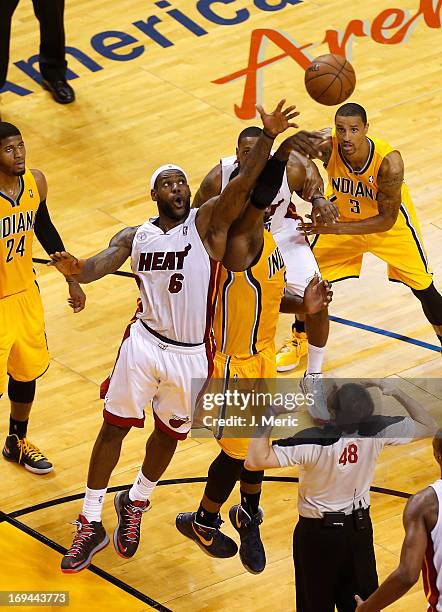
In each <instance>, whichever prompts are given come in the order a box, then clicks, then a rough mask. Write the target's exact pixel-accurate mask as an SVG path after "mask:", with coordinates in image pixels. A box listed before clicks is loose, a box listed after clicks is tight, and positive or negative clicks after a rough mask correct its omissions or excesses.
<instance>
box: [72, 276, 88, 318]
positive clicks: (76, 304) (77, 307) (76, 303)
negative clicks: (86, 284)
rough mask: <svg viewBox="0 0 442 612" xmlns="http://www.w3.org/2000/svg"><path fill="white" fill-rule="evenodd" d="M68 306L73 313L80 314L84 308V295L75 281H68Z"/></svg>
mask: <svg viewBox="0 0 442 612" xmlns="http://www.w3.org/2000/svg"><path fill="white" fill-rule="evenodd" d="M68 283H69V298H68V304H69V306H70V307H71V308H72V310H73V311H74V312H81V311H82V310H84V307H85V306H86V294H85V292H84V291H83V289H82V288H81V287H80V285H79V284H78V282H77V281H74V280H70V281H68Z"/></svg>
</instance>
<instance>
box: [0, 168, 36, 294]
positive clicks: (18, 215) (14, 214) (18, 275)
mask: <svg viewBox="0 0 442 612" xmlns="http://www.w3.org/2000/svg"><path fill="white" fill-rule="evenodd" d="M18 178H19V181H20V190H19V193H18V196H17V199H16V200H15V201H14V200H13V199H12V198H10V197H8V196H7V195H5V194H4V193H2V192H1V191H0V299H1V298H4V297H7V296H8V295H13V294H15V293H20V291H24V290H25V289H27V288H28V287H29V286H30V285H32V283H33V282H34V280H35V274H34V270H33V267H32V240H33V237H34V223H35V215H36V213H37V209H38V206H39V204H40V195H39V193H38V189H37V184H36V182H35V179H34V176H33V175H32V172H31V171H30V170H29V169H28V168H26V171H25V173H24V175H23V176H20V177H18Z"/></svg>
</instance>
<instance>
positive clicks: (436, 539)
mask: <svg viewBox="0 0 442 612" xmlns="http://www.w3.org/2000/svg"><path fill="white" fill-rule="evenodd" d="M430 486H431V487H432V488H433V489H434V491H435V493H436V495H437V501H438V503H439V514H438V517H437V522H436V525H435V526H434V529H433V530H432V532H431V534H430V536H431V541H430V542H429V543H428V546H427V551H426V554H425V559H424V564H423V567H422V576H423V579H424V589H425V595H426V597H427V599H428V603H429V607H428V610H429V612H436V611H437V612H442V480H436V482H435V483H433V484H432V485H430Z"/></svg>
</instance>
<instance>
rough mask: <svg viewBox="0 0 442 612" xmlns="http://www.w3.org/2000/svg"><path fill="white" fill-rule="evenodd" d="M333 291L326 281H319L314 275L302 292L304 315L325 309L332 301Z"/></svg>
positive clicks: (316, 275)
mask: <svg viewBox="0 0 442 612" xmlns="http://www.w3.org/2000/svg"><path fill="white" fill-rule="evenodd" d="M332 297H333V291H332V290H331V284H330V283H329V282H328V281H326V280H320V278H319V276H318V274H317V273H315V275H314V277H313V278H312V280H311V281H310V282H309V284H308V285H307V287H306V288H305V291H304V306H305V312H306V314H315V313H316V312H319V311H320V310H322V309H323V308H326V307H327V306H328V305H329V304H330V302H331V301H332Z"/></svg>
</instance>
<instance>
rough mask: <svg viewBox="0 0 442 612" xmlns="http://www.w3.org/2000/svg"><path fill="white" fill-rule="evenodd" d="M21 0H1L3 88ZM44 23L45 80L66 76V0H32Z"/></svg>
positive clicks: (0, 75)
mask: <svg viewBox="0 0 442 612" xmlns="http://www.w3.org/2000/svg"><path fill="white" fill-rule="evenodd" d="M18 2H19V0H0V89H1V88H2V87H3V85H4V84H5V81H6V75H7V72H8V63H9V41H10V37H11V21H12V15H13V14H14V11H15V9H16V8H17V4H18ZM32 2H33V5H34V13H35V16H36V17H37V19H38V21H39V22H40V72H41V74H42V76H43V78H44V79H47V80H48V81H57V80H59V79H64V77H65V72H66V66H67V62H66V59H65V49H64V47H65V34H64V22H63V17H64V0H32Z"/></svg>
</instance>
